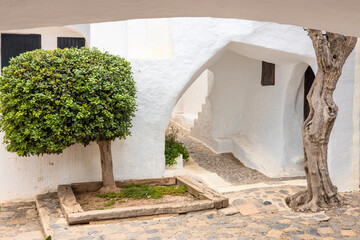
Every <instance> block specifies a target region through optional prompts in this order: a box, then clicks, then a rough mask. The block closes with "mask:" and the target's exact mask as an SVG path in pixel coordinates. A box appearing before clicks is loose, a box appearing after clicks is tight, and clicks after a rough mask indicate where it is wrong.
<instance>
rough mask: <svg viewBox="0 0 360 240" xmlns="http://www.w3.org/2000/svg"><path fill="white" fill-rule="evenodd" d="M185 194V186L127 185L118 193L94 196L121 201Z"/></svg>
mask: <svg viewBox="0 0 360 240" xmlns="http://www.w3.org/2000/svg"><path fill="white" fill-rule="evenodd" d="M185 192H186V186H185V185H183V186H177V185H175V186H149V185H148V184H144V185H141V184H128V185H124V186H122V188H121V190H120V193H114V192H110V193H104V194H96V196H97V197H102V198H105V199H116V200H118V199H122V198H132V199H141V198H153V199H158V198H162V197H163V196H164V195H172V196H181V195H184V194H185ZM112 201H113V202H114V203H115V200H110V201H109V202H112ZM109 202H107V203H109ZM107 203H106V204H107ZM114 203H113V204H114ZM111 205H112V204H111ZM111 205H109V206H111ZM105 206H106V205H105Z"/></svg>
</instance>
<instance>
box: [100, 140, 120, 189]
mask: <svg viewBox="0 0 360 240" xmlns="http://www.w3.org/2000/svg"><path fill="white" fill-rule="evenodd" d="M96 143H97V144H98V145H99V149H100V158H101V173H102V181H103V186H102V188H101V189H100V192H101V193H107V192H115V191H116V190H117V188H116V184H115V180H114V170H113V162H112V154H111V140H105V141H96Z"/></svg>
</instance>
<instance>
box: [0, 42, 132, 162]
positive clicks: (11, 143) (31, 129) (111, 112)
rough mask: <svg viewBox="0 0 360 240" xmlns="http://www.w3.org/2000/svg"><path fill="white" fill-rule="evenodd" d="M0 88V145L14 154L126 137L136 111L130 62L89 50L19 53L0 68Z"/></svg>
mask: <svg viewBox="0 0 360 240" xmlns="http://www.w3.org/2000/svg"><path fill="white" fill-rule="evenodd" d="M0 92H1V95H0V113H1V114H2V118H1V120H0V127H1V129H2V130H3V131H5V136H4V143H5V144H6V145H7V150H8V151H10V152H16V153H17V154H18V155H19V156H28V155H39V154H44V153H56V154H59V153H61V152H62V151H63V150H64V149H65V148H67V147H69V146H71V145H73V144H75V143H82V144H83V145H85V146H86V145H87V144H89V143H90V142H92V141H95V140H99V141H102V140H114V139H115V138H126V136H128V135H130V128H131V127H132V125H131V118H132V117H133V116H134V112H135V111H136V99H135V93H136V89H135V82H134V80H133V78H132V73H131V67H130V63H129V62H127V61H126V60H125V59H123V58H120V57H118V56H113V55H111V54H109V53H107V52H106V53H102V52H100V51H99V50H97V49H95V48H94V49H89V48H81V49H77V48H71V49H56V50H43V49H40V50H34V51H31V52H26V53H23V54H20V55H19V56H18V57H16V58H13V59H11V60H10V65H9V66H8V67H5V68H3V70H2V76H1V77H0Z"/></svg>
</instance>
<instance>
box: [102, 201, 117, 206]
mask: <svg viewBox="0 0 360 240" xmlns="http://www.w3.org/2000/svg"><path fill="white" fill-rule="evenodd" d="M114 204H115V200H109V201H107V202H106V203H105V204H104V207H110V206H112V205H114Z"/></svg>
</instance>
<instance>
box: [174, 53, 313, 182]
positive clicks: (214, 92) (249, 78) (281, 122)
mask: <svg viewBox="0 0 360 240" xmlns="http://www.w3.org/2000/svg"><path fill="white" fill-rule="evenodd" d="M274 66H275V67H274V71H275V72H274V77H275V79H276V80H275V85H270V86H263V85H262V84H261V78H262V71H263V63H262V61H261V60H258V59H253V58H248V57H245V56H242V55H240V54H238V53H235V52H233V51H228V50H226V51H224V52H223V54H222V55H221V56H220V57H219V58H218V59H217V61H216V62H215V63H213V64H212V65H211V66H209V67H208V69H207V70H205V71H204V72H203V73H202V74H201V75H200V77H199V78H198V79H197V80H196V81H195V82H194V83H193V84H192V85H191V86H190V87H189V88H188V89H187V90H186V91H185V93H184V94H183V95H182V96H181V98H180V99H179V101H178V103H177V104H176V106H175V107H174V111H173V113H172V119H173V120H174V121H176V122H177V123H179V124H180V125H182V126H183V127H184V128H186V129H190V130H191V135H192V136H193V137H195V138H197V139H198V140H200V141H202V142H203V143H204V144H206V145H207V146H208V147H210V148H211V149H213V150H214V151H215V152H218V153H224V152H232V153H233V154H234V155H235V156H236V157H237V158H238V159H239V160H241V161H242V162H243V163H244V164H245V165H247V166H248V167H251V168H254V169H257V170H259V171H261V172H262V173H264V174H266V175H268V176H270V177H280V176H298V175H303V167H302V164H301V160H302V158H303V157H302V156H303V153H302V137H301V124H302V121H303V109H304V82H305V80H304V72H305V70H306V69H307V67H308V65H307V64H306V63H299V64H295V63H290V64H285V63H283V62H279V63H277V64H276V63H275V65H274ZM204 90H206V91H204Z"/></svg>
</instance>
